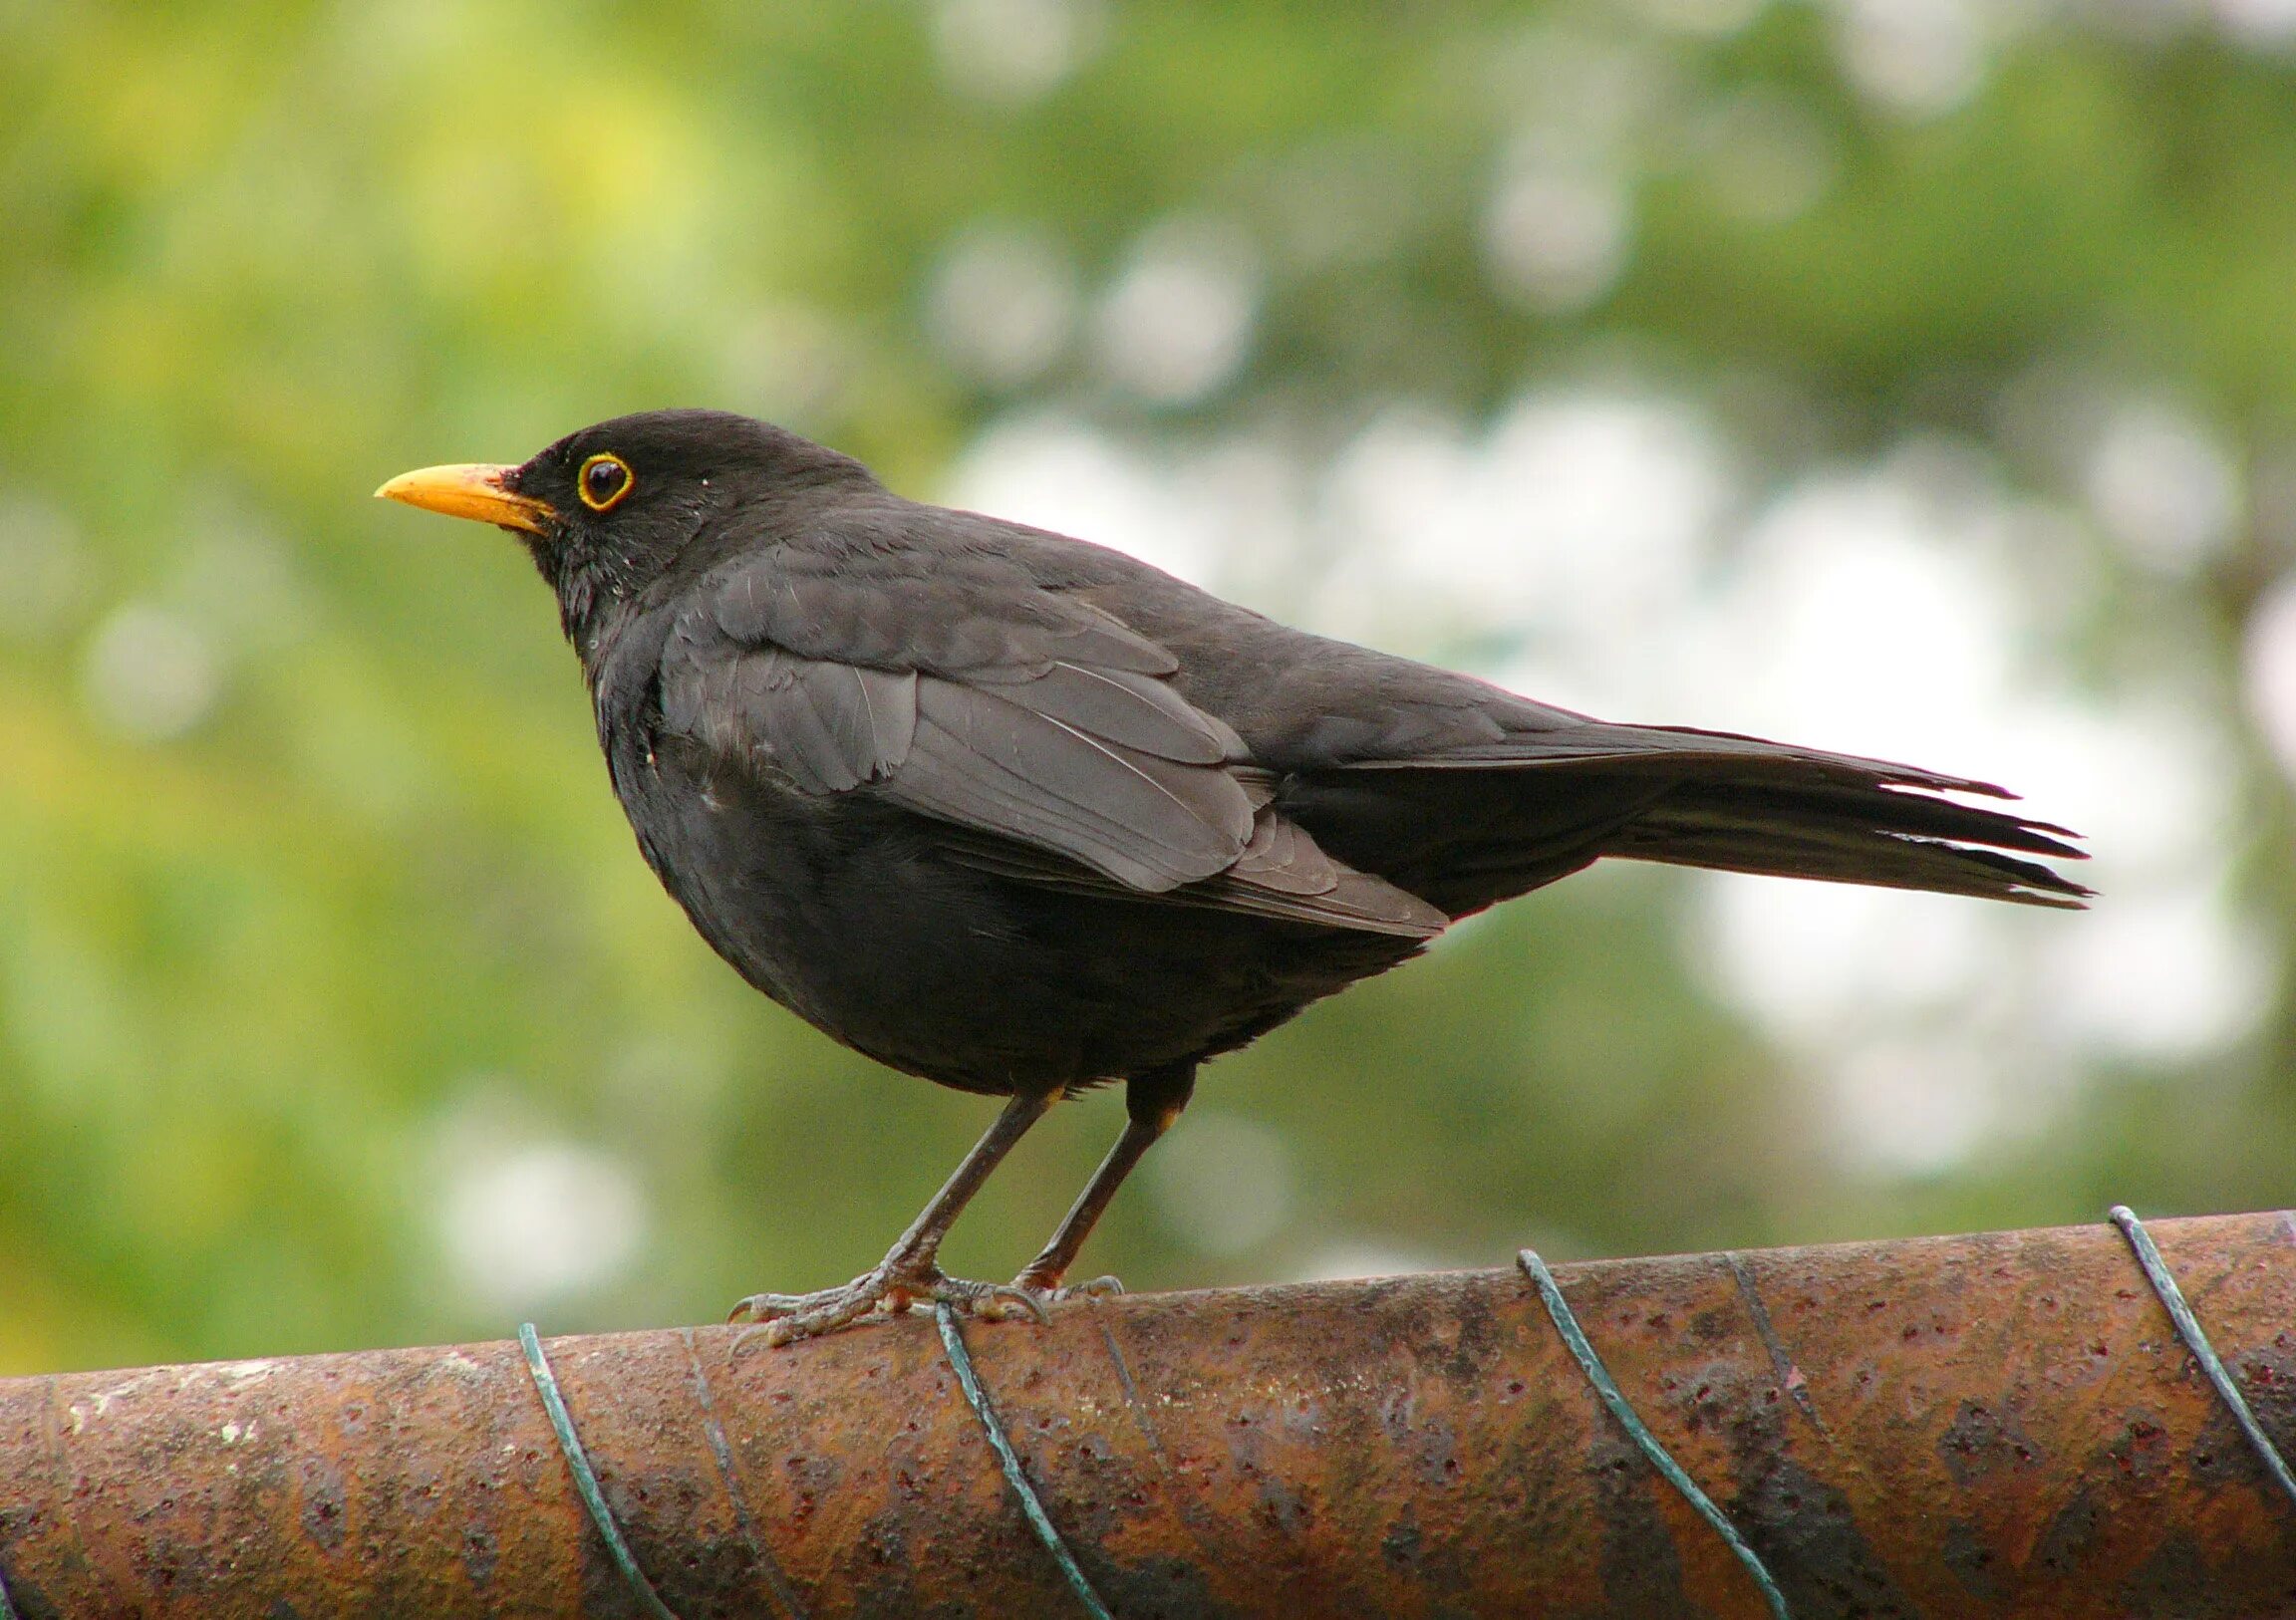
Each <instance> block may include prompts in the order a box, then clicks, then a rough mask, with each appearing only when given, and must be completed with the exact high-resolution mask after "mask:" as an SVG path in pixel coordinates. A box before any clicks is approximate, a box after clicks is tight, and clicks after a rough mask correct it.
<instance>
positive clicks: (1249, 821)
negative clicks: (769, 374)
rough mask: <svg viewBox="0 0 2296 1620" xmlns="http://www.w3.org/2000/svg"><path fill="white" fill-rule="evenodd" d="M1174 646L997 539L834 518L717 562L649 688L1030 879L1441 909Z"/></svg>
mask: <svg viewBox="0 0 2296 1620" xmlns="http://www.w3.org/2000/svg"><path fill="white" fill-rule="evenodd" d="M1178 667H1179V666H1178V661H1177V660H1176V659H1174V658H1173V656H1172V655H1171V653H1170V652H1168V651H1167V650H1166V649H1164V648H1162V647H1160V646H1158V645H1157V644H1155V643H1154V642H1152V641H1149V640H1147V639H1146V638H1145V637H1142V636H1140V635H1138V634H1137V633H1135V632H1134V631H1132V630H1131V629H1129V628H1127V627H1126V626H1125V625H1123V624H1121V623H1120V622H1118V621H1117V620H1116V619H1114V618H1112V617H1111V616H1109V615H1108V614H1106V613H1103V612H1102V611H1100V610H1099V609H1097V608H1094V607H1092V606H1090V605H1089V604H1086V603H1083V602H1080V601H1077V600H1075V599H1074V598H1072V597H1067V596H1063V595H1061V594H1059V593H1056V592H1052V591H1047V590H1045V589H1043V588H1042V587H1040V586H1039V585H1037V584H1036V583H1035V582H1034V581H1033V580H1032V579H1030V578H1029V577H1028V576H1027V575H1026V574H1024V573H1023V572H1022V571H1021V570H1020V569H1018V568H1017V567H1015V566H1014V565H1012V564H1011V563H1010V562H1009V561H1007V560H1005V559H1003V558H1000V557H998V556H996V555H994V554H993V553H988V552H981V551H968V550H951V549H934V550H930V551H928V550H925V549H923V548H904V547H901V546H899V545H898V544H894V543H888V542H887V541H885V540H884V539H883V538H882V537H878V538H876V539H874V540H866V539H855V540H849V541H842V542H841V541H839V540H838V539H837V538H836V537H834V536H832V537H826V538H821V539H816V540H815V541H813V542H811V543H809V544H806V545H801V546H782V547H778V548H775V549H774V550H772V551H770V552H765V553H761V554H750V555H746V556H743V557H741V558H738V559H736V560H734V561H733V562H731V563H729V564H726V565H724V566H722V567H720V568H719V569H718V570H717V572H716V573H714V574H713V575H712V576H710V578H709V579H708V580H707V581H706V582H705V584H704V587H703V589H702V590H700V591H699V592H698V593H697V594H696V596H695V597H694V599H693V601H692V602H691V603H690V605H689V606H688V607H687V608H686V609H685V610H684V611H683V612H682V613H681V614H680V616H679V618H678V621H677V624H676V626H675V628H674V629H673V631H672V633H671V635H670V638H669V641H668V643H667V645H666V646H665V648H664V651H663V656H662V666H661V668H662V710H663V717H664V720H665V723H666V724H668V725H669V726H670V727H671V729H673V730H675V731H679V732H682V733H685V734H687V735H691V736H694V737H697V738H699V739H701V740H702V741H704V742H706V743H707V744H708V745H710V746H711V747H712V748H714V749H715V750H717V751H718V752H720V753H723V754H726V755H728V756H731V757H737V758H742V759H744V760H746V761H748V762H749V763H751V764H753V765H756V766H759V767H762V768H765V769H768V770H772V771H775V772H777V773H779V774H780V775H781V776H782V777H784V778H785V779H787V780H788V781H790V782H792V783H793V784H795V786H797V787H798V788H799V789H801V790H803V791H805V792H809V793H819V794H831V793H842V792H849V791H852V790H854V789H856V788H860V787H863V786H869V787H870V788H871V789H872V790H873V791H874V792H875V793H877V794H878V795H879V796H881V797H882V798H884V799H886V800H889V801H890V802H893V803H895V804H899V805H901V806H903V807H904V808H907V809H910V810H914V811H917V812H919V813H921V814H924V815H927V816H930V817H933V818H936V819H938V820H941V821H944V822H947V823H950V824H951V825H953V826H954V827H956V828H960V829H968V830H970V831H971V832H973V833H976V834H988V835H992V839H993V840H1000V841H1004V842H1003V843H1002V844H1000V843H997V842H984V841H982V840H979V839H975V840H971V841H962V840H961V841H959V843H960V844H962V846H963V847H962V849H961V850H958V853H959V854H960V857H961V858H969V859H970V860H971V861H972V862H973V864H976V865H983V866H987V867H990V868H992V869H995V870H999V871H1002V872H1004V874H1005V875H1007V876H1011V877H1014V878H1017V879H1020V880H1021V881H1029V882H1036V883H1039V884H1045V885H1049V886H1055V887H1069V888H1075V887H1085V888H1093V887H1111V888H1116V889H1121V890H1123V891H1127V892H1132V893H1136V894H1145V895H1168V894H1176V893H1178V892H1179V891H1183V890H1187V891H1188V893H1187V894H1186V895H1185V896H1184V897H1182V898H1184V899H1186V900H1188V901H1189V902H1190V903H1195V904H1210V905H1218V906H1222V907H1223V908H1224V909H1230V910H1241V911H1254V912H1260V913H1265V914H1271V915H1282V916H1292V917H1295V918H1297V919H1299V920H1301V921H1314V922H1320V923H1324V924H1327V925H1333V926H1340V927H1356V928H1369V929H1373V930H1375V931H1378V932H1400V933H1406V934H1410V935H1413V936H1415V937H1424V936H1426V935H1431V934H1433V933H1435V932H1437V931H1438V930H1439V929H1440V928H1441V926H1442V924H1443V923H1444V921H1446V920H1445V919H1444V918H1443V917H1442V915H1441V914H1440V913H1437V912H1435V911H1434V910H1433V909H1432V908H1429V907H1427V906H1425V905H1424V904H1423V903H1421V902H1418V901H1415V900H1413V899H1412V898H1411V897H1410V896H1408V895H1405V894H1403V893H1402V892H1401V891H1400V890H1395V889H1393V888H1392V887H1391V886H1389V885H1387V884H1385V883H1383V882H1381V881H1380V880H1378V879H1375V878H1368V877H1364V876H1362V875H1360V874H1354V873H1350V872H1347V871H1346V869H1344V868H1342V867H1340V866H1339V865H1338V863H1336V862H1333V861H1332V860H1330V858H1329V857H1328V856H1325V855H1324V854H1323V853H1322V852H1321V851H1320V850H1318V849H1316V848H1315V845H1314V842H1313V840H1312V839H1310V838H1308V837H1307V835H1306V834H1304V833H1303V832H1300V831H1299V830H1298V829H1296V828H1294V827H1292V826H1291V825H1290V824H1289V823H1288V822H1285V821H1283V820H1282V819H1281V818H1280V817H1278V816H1277V815H1276V814H1275V813H1274V812H1273V811H1272V810H1271V809H1269V808H1268V800H1269V798H1270V796H1271V795H1270V794H1269V792H1268V791H1267V790H1266V789H1265V788H1264V787H1256V786H1255V777H1254V773H1253V772H1252V771H1251V770H1250V769H1249V767H1248V765H1247V764H1246V750H1245V747H1244V743H1243V741H1242V739H1241V738H1239V737H1238V736H1237V734H1236V733H1235V731H1234V730H1233V729H1231V728H1230V727H1229V726H1228V725H1227V724H1226V723H1225V722H1223V721H1221V720H1219V719H1217V718H1215V717H1214V716H1212V715H1210V714H1207V713H1205V712H1204V711H1203V710H1201V709H1199V708H1197V707H1195V706H1194V705H1193V704H1191V703H1189V702H1188V701H1187V700H1186V699H1185V698H1183V697H1182V696H1181V695H1180V694H1179V692H1178V691H1176V690H1175V689H1174V688H1173V686H1172V685H1171V683H1170V681H1169V679H1168V678H1167V677H1168V676H1170V675H1172V674H1173V673H1174V672H1175V671H1176V670H1177V669H1178ZM1047 856H1049V857H1052V858H1054V859H1052V860H1049V861H1047V860H1046V859H1044V857H1047Z"/></svg>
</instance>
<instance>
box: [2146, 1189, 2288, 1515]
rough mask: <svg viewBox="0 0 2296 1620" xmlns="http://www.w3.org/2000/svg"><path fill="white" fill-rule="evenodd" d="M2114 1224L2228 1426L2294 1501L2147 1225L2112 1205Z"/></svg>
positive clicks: (2284, 1473)
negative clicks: (2227, 1412) (2228, 1416)
mask: <svg viewBox="0 0 2296 1620" xmlns="http://www.w3.org/2000/svg"><path fill="white" fill-rule="evenodd" d="M2112 1215H2113V1224H2115V1225H2116V1226H2119V1227H2120V1228H2121V1235H2123V1236H2124V1237H2126V1238H2128V1239H2129V1246H2130V1247H2131V1248H2133V1249H2135V1250H2136V1251H2137V1264H2138V1265H2139V1267H2140V1268H2142V1269H2143V1271H2144V1272H2145V1280H2146V1281H2147V1282H2150V1283H2151V1284H2153V1292H2154V1293H2156V1294H2158V1295H2159V1296H2160V1303H2161V1304H2163V1305H2165V1306H2167V1307H2168V1317H2169V1320H2171V1321H2173V1322H2174V1323H2175V1324H2176V1332H2177V1334H2178V1335H2179V1336H2180V1337H2182V1339H2183V1340H2184V1348H2186V1349H2187V1350H2189V1351H2191V1352H2192V1355H2193V1359H2195V1360H2196V1361H2198V1362H2199V1363H2200V1370H2201V1371H2202V1372H2204V1373H2206V1374H2207V1375H2208V1382H2209V1383H2211V1384H2213V1385H2215V1386H2216V1393H2217V1394H2218V1395H2221V1396H2222V1397H2223V1398H2224V1404H2225V1405H2226V1406H2228V1407H2230V1408H2231V1409H2232V1421H2233V1422H2235V1423H2237V1424H2238V1425H2239V1426H2240V1432H2241V1433H2242V1434H2244V1435H2246V1436H2247V1437H2248V1444H2249V1445H2251V1446H2253V1447H2254V1448H2255V1449H2256V1455H2257V1456H2258V1457H2259V1458H2261V1459H2262V1460H2263V1463H2264V1467H2265V1468H2266V1469H2267V1470H2268V1471H2270V1473H2271V1475H2272V1478H2273V1479H2275V1480H2277V1481H2279V1482H2280V1488H2281V1489H2282V1490H2285V1491H2287V1492H2288V1499H2289V1500H2290V1501H2296V1474H2291V1473H2290V1472H2289V1471H2288V1460H2287V1459H2286V1458H2284V1457H2282V1456H2281V1455H2280V1449H2279V1448H2278V1447H2277V1446H2275V1445H2273V1444H2272V1437H2271V1436H2270V1435H2267V1434H2266V1433H2264V1426H2263V1425H2262V1424H2260V1423H2258V1422H2257V1421H2256V1414H2255V1413H2254V1412H2251V1411H2250V1410H2249V1409H2248V1401H2247V1398H2246V1397H2244V1396H2243V1395H2242V1394H2241V1393H2240V1386H2239V1385H2237V1384H2235V1383H2233V1382H2232V1374H2231V1373H2230V1372H2229V1371H2228V1370H2226V1368H2225V1366H2224V1363H2223V1362H2222V1361H2220V1360H2219V1359H2217V1355H2216V1352H2215V1350H2214V1349H2213V1348H2212V1347H2211V1346H2210V1345H2209V1343H2208V1335H2207V1334H2205V1333H2203V1332H2202V1331H2200V1318H2198V1317H2197V1316H2194V1315H2193V1314H2192V1307H2191V1306H2190V1305H2187V1304H2186V1303H2184V1290H2183V1289H2181V1288H2179V1287H2177V1286H2176V1278H2175V1277H2174V1276H2173V1275H2172V1274H2170V1272H2169V1270H2168V1262H2167V1261H2165V1260H2163V1259H2162V1258H2160V1250H2159V1249H2157V1248H2155V1247H2153V1234H2152V1233H2151V1232H2149V1231H2147V1230H2146V1229H2145V1222H2144V1221H2142V1220H2140V1219H2138V1218H2137V1212H2136V1211H2134V1210H2132V1209H2130V1208H2129V1206H2128V1205H2126V1204H2116V1205H2114V1206H2113V1211H2112Z"/></svg>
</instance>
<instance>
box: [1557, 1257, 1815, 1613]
mask: <svg viewBox="0 0 2296 1620" xmlns="http://www.w3.org/2000/svg"><path fill="white" fill-rule="evenodd" d="M1515 1260H1516V1263H1517V1264H1519V1265H1521V1266H1522V1267H1523V1269H1524V1270H1525V1271H1527V1272H1529V1273H1530V1275H1531V1280H1532V1281H1533V1282H1536V1283H1537V1284H1538V1285H1539V1297H1540V1298H1541V1299H1543V1300H1545V1301H1546V1302H1547V1314H1548V1315H1549V1316H1551V1317H1553V1318H1554V1319H1555V1331H1556V1332H1558V1333H1560V1334H1562V1335H1563V1342H1564V1343H1565V1344H1566V1345H1568V1346H1570V1349H1571V1354H1572V1355H1573V1356H1575V1357H1577V1358H1578V1361H1579V1371H1580V1372H1582V1373H1584V1374H1585V1375H1586V1382H1587V1383H1589V1384H1591V1385H1593V1386H1594V1393H1595V1394H1596V1395H1599V1396H1600V1397H1602V1404H1603V1405H1604V1406H1606V1407H1608V1408H1609V1409H1610V1416H1612V1417H1613V1418H1616V1419H1617V1420H1618V1426H1619V1427H1620V1428H1621V1429H1623V1430H1625V1431H1626V1438H1627V1439H1629V1440H1631V1441H1632V1442H1634V1444H1635V1445H1636V1446H1638V1447H1640V1448H1641V1450H1642V1455H1643V1456H1644V1457H1646V1458H1648V1459H1649V1460H1650V1466H1651V1467H1652V1468H1654V1469H1656V1470H1657V1471H1658V1472H1659V1474H1660V1475H1661V1476H1663V1477H1664V1479H1665V1481H1666V1483H1667V1484H1668V1485H1672V1486H1673V1487H1674V1488H1675V1489H1676V1490H1679V1491H1681V1492H1682V1495H1683V1498H1684V1499H1685V1500H1687V1501H1688V1502H1689V1503H1690V1505H1691V1506H1693V1507H1695V1508H1697V1509H1698V1515H1699V1517H1701V1518H1703V1519H1705V1520H1706V1522H1707V1523H1709V1524H1711V1525H1713V1526H1714V1532H1715V1534H1717V1535H1719V1536H1721V1537H1722V1539H1723V1540H1724V1541H1725V1542H1727V1543H1728V1544H1729V1547H1730V1550H1731V1551H1732V1552H1734V1553H1736V1554H1737V1555H1738V1561H1739V1562H1740V1563H1742V1564H1744V1565H1745V1566H1746V1572H1747V1573H1748V1574H1750V1575H1752V1576H1753V1577H1754V1584H1755V1585H1756V1586H1759V1587H1760V1588H1762V1600H1763V1601H1764V1602H1766V1603H1768V1604H1769V1605H1770V1613H1771V1614H1772V1616H1773V1617H1774V1620H1793V1614H1792V1612H1791V1611H1790V1610H1789V1609H1788V1608H1787V1607H1786V1594H1785V1593H1784V1592H1781V1591H1780V1590H1778V1583H1777V1582H1776V1581H1774V1580H1772V1579H1771V1578H1770V1571H1769V1569H1768V1567H1767V1566H1765V1565H1764V1564H1763V1562H1762V1557H1761V1554H1759V1553H1757V1552H1756V1551H1755V1550H1754V1549H1753V1548H1752V1547H1750V1546H1748V1545H1747V1544H1746V1538H1745V1537H1744V1536H1742V1535H1740V1534H1739V1533H1738V1529H1737V1526H1736V1525H1734V1524H1732V1523H1731V1522H1730V1520H1729V1519H1728V1518H1727V1517H1725V1516H1724V1515H1723V1512H1722V1509H1721V1508H1719V1507H1717V1506H1715V1505H1714V1503H1713V1501H1712V1499H1711V1498H1710V1497H1708V1496H1707V1494H1706V1492H1705V1491H1703V1490H1701V1489H1699V1488H1698V1483H1697V1482H1696V1481H1695V1480H1693V1479H1691V1478H1690V1476H1689V1475H1687V1474H1685V1473H1683V1472H1682V1465H1681V1464H1679V1463H1677V1462H1675V1461H1674V1459H1673V1458H1672V1457H1670V1456H1668V1455H1667V1453H1666V1448H1665V1447H1663V1446H1661V1445H1659V1444H1658V1437H1657V1436H1656V1435H1653V1434H1652V1433H1651V1432H1650V1430H1649V1427H1648V1426H1647V1425H1646V1424H1644V1423H1643V1421H1642V1419H1641V1418H1640V1416H1639V1415H1637V1414H1636V1412H1635V1411H1634V1409H1633V1407H1631V1406H1629V1405H1628V1404H1627V1402H1626V1397H1625V1396H1623V1395H1621V1394H1619V1393H1618V1385H1617V1383H1616V1381H1614V1380H1613V1379H1612V1378H1611V1376H1610V1370H1609V1369H1608V1368H1607V1367H1604V1366H1603V1365H1602V1358H1601V1357H1600V1356H1598V1355H1596V1354H1595V1353H1594V1347H1593V1346H1592V1345H1591V1344H1588V1343H1587V1342H1586V1335H1585V1333H1584V1332H1583V1331H1582V1330H1581V1329H1580V1328H1579V1318H1578V1317H1577V1316H1575V1315H1573V1314H1572V1312H1571V1306H1570V1305H1569V1303H1568V1302H1566V1301H1565V1299H1564V1298H1563V1290H1562V1288H1561V1287H1560V1286H1559V1285H1558V1284H1557V1283H1556V1281H1555V1273H1554V1272H1552V1271H1550V1270H1548V1269H1547V1262H1546V1261H1545V1260H1543V1259H1541V1258H1540V1257H1539V1255H1538V1253H1537V1251H1535V1250H1533V1249H1528V1248H1526V1249H1523V1250H1522V1251H1520V1252H1519V1253H1517V1254H1516V1256H1515Z"/></svg>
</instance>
